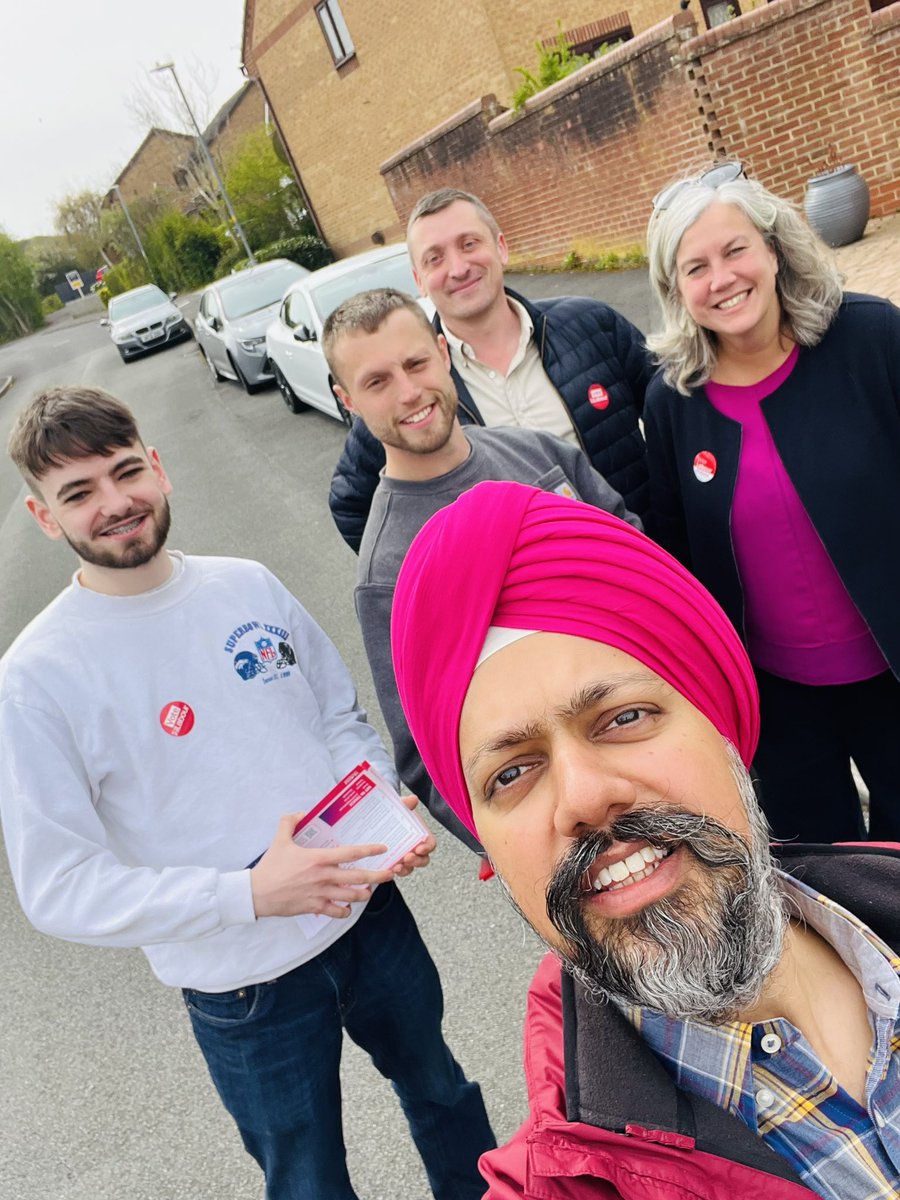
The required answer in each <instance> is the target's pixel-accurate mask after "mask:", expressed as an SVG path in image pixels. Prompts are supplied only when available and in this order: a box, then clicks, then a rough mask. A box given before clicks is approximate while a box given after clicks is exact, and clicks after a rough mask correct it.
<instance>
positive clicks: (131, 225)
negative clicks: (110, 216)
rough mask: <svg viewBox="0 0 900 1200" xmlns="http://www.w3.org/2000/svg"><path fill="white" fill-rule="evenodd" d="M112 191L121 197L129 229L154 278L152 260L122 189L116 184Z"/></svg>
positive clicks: (120, 200)
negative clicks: (136, 227)
mask: <svg viewBox="0 0 900 1200" xmlns="http://www.w3.org/2000/svg"><path fill="white" fill-rule="evenodd" d="M112 190H113V191H114V192H115V193H116V194H117V195H118V197H119V203H120V204H121V205H122V212H123V213H124V214H125V220H126V221H127V222H128V228H129V229H130V230H131V233H132V236H133V237H134V240H135V241H136V242H137V248H138V250H140V252H141V256H142V257H143V259H144V262H145V263H146V264H147V270H148V271H149V272H150V274H151V276H152V274H153V270H152V268H151V266H150V259H149V258H148V257H147V251H146V250H145V249H144V243H143V242H142V241H141V239H140V236H139V235H138V231H137V229H135V226H134V221H132V219H131V213H130V212H129V211H128V205H127V204H126V203H125V197H124V196H123V195H122V189H121V188H120V187H119V185H118V184H117V183H114V184H113V185H112Z"/></svg>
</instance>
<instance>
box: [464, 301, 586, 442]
mask: <svg viewBox="0 0 900 1200" xmlns="http://www.w3.org/2000/svg"><path fill="white" fill-rule="evenodd" d="M508 299H509V303H510V305H511V306H512V308H513V311H514V312H515V314H516V316H517V317H518V318H519V327H520V328H519V344H518V346H517V347H516V352H515V354H514V355H513V356H512V360H511V361H510V364H509V367H508V368H507V371H506V374H505V375H504V374H503V372H502V371H497V370H495V369H494V368H493V367H488V366H486V365H485V364H484V363H483V362H480V361H479V360H478V359H477V358H476V357H475V352H474V351H473V349H472V347H471V346H470V345H469V344H468V343H467V342H464V341H462V339H461V338H458V337H456V336H455V335H454V334H452V333H451V332H450V331H449V330H448V329H444V337H446V339H447V345H448V346H449V347H450V358H451V360H452V362H453V365H454V366H455V367H456V369H457V370H458V371H459V373H460V375H461V376H462V378H463V380H464V381H465V384H466V387H467V388H468V389H469V392H470V393H471V395H472V399H473V400H474V401H475V403H476V404H477V405H478V411H479V412H480V413H481V415H482V417H483V418H484V423H485V425H489V426H494V427H496V426H503V425H513V426H516V427H518V428H520V429H541V430H544V431H545V432H547V433H555V434H556V436H557V437H561V438H564V439H565V441H567V442H571V443H572V445H574V446H578V445H580V442H579V440H578V435H577V433H576V432H575V426H574V425H573V424H572V418H571V417H570V415H569V410H568V409H567V408H566V406H565V404H564V403H563V401H562V399H561V398H560V395H559V392H558V391H557V390H556V388H555V387H554V386H553V384H552V383H551V382H550V380H549V379H548V378H547V372H546V371H545V370H544V367H543V365H542V363H541V356H540V354H539V352H538V348H537V343H536V342H535V340H534V336H533V335H534V325H533V323H532V320H531V318H530V317H529V315H528V313H527V312H526V310H525V308H524V307H523V305H521V304H520V303H519V302H518V300H513V299H512V297H508Z"/></svg>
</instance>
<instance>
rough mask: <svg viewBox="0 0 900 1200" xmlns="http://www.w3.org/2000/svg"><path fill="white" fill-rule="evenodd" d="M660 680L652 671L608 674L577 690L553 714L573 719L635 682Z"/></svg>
mask: <svg viewBox="0 0 900 1200" xmlns="http://www.w3.org/2000/svg"><path fill="white" fill-rule="evenodd" d="M659 682H660V678H659V676H658V675H655V674H654V673H653V672H652V671H627V672H623V673H622V674H621V675H608V676H607V677H606V678H605V679H604V680H603V681H602V682H597V683H589V684H588V685H587V686H586V687H583V688H582V689H581V690H580V691H578V692H576V693H575V695H574V696H573V697H572V699H571V700H570V701H569V702H568V704H563V705H560V707H559V708H557V709H555V710H554V714H553V715H554V716H555V717H557V718H560V717H561V718H563V719H564V720H571V719H572V718H573V717H580V716H581V715H582V713H585V712H587V711H588V710H589V709H591V708H594V707H595V706H596V705H597V704H602V703H604V702H605V701H606V700H609V699H610V697H611V696H613V695H614V694H615V693H616V692H617V691H621V689H622V688H626V687H633V686H634V685H635V684H639V685H641V686H644V685H647V684H651V685H652V684H657V683H659Z"/></svg>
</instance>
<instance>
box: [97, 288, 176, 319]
mask: <svg viewBox="0 0 900 1200" xmlns="http://www.w3.org/2000/svg"><path fill="white" fill-rule="evenodd" d="M168 302H169V297H168V296H167V295H166V293H165V292H163V291H161V290H160V288H150V289H149V290H148V291H146V292H126V293H125V294H124V296H113V298H112V299H111V300H110V302H109V319H110V320H111V321H121V320H122V319H123V318H124V317H133V316H134V315H135V313H139V312H143V311H144V310H145V309H147V308H156V306H157V305H158V304H168Z"/></svg>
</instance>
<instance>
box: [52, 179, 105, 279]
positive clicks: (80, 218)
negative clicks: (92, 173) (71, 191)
mask: <svg viewBox="0 0 900 1200" xmlns="http://www.w3.org/2000/svg"><path fill="white" fill-rule="evenodd" d="M55 224H56V229H57V232H58V233H61V234H63V235H64V236H65V237H67V238H68V239H69V244H70V246H71V248H72V252H73V254H74V255H75V257H76V258H77V259H79V260H80V261H81V262H88V263H94V264H96V265H99V262H100V260H101V259H102V261H103V262H105V263H106V264H107V266H109V265H110V259H109V256H108V255H107V253H106V235H105V232H104V227H103V193H102V192H91V191H84V192H78V193H77V194H76V195H71V196H63V198H62V200H60V201H58V203H57V205H56V218H55Z"/></svg>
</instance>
